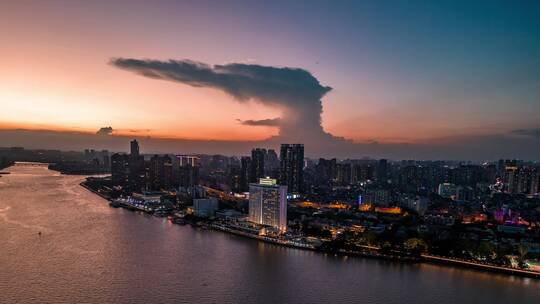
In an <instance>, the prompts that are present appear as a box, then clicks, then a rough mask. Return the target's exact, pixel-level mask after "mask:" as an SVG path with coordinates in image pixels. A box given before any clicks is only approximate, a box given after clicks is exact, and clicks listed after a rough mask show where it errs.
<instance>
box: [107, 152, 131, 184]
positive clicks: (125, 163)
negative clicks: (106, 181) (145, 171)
mask: <svg viewBox="0 0 540 304" xmlns="http://www.w3.org/2000/svg"><path fill="white" fill-rule="evenodd" d="M129 172H130V171H129V156H128V155H127V154H120V153H115V154H113V155H112V156H111V179H112V183H113V185H114V186H122V187H126V186H127V185H128V183H129Z"/></svg>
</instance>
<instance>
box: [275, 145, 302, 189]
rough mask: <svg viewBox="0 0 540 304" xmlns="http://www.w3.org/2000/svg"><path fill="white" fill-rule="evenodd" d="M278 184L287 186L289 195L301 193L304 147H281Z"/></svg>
mask: <svg viewBox="0 0 540 304" xmlns="http://www.w3.org/2000/svg"><path fill="white" fill-rule="evenodd" d="M279 183H280V185H285V186H287V188H288V191H289V193H291V194H301V193H303V186H304V145H302V144H282V145H281V151H280V174H279Z"/></svg>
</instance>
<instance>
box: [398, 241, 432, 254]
mask: <svg viewBox="0 0 540 304" xmlns="http://www.w3.org/2000/svg"><path fill="white" fill-rule="evenodd" d="M403 247H404V248H405V250H406V251H407V252H409V253H413V254H422V253H424V252H426V251H427V248H428V246H427V244H426V242H424V240H422V239H419V238H410V239H408V240H406V241H405V242H404V243H403Z"/></svg>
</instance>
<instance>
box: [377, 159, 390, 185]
mask: <svg viewBox="0 0 540 304" xmlns="http://www.w3.org/2000/svg"><path fill="white" fill-rule="evenodd" d="M377 182H378V183H379V184H386V183H387V182H388V160H386V159H379V162H378V164H377Z"/></svg>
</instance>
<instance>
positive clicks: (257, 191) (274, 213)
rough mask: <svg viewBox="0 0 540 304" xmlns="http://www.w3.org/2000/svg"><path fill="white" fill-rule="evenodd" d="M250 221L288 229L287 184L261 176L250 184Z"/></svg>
mask: <svg viewBox="0 0 540 304" xmlns="http://www.w3.org/2000/svg"><path fill="white" fill-rule="evenodd" d="M249 221H250V222H253V223H257V224H261V225H267V226H271V227H274V228H277V229H278V230H279V231H280V232H282V233H283V232H285V231H287V186H280V185H277V182H276V180H275V179H270V178H261V179H260V180H259V183H251V184H250V185H249Z"/></svg>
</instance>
